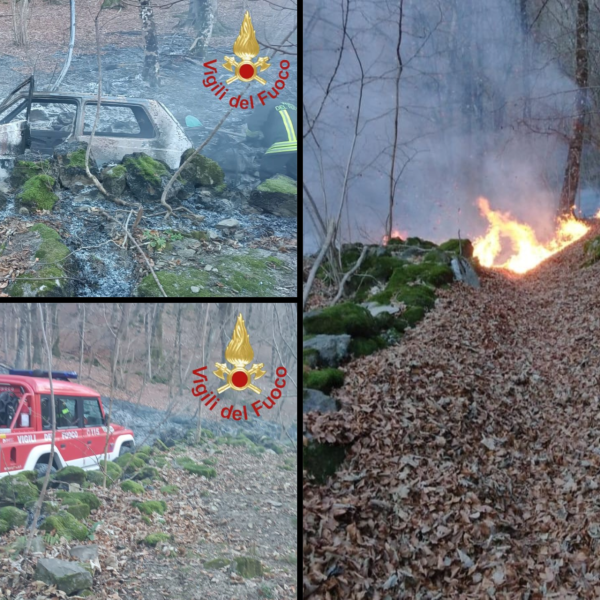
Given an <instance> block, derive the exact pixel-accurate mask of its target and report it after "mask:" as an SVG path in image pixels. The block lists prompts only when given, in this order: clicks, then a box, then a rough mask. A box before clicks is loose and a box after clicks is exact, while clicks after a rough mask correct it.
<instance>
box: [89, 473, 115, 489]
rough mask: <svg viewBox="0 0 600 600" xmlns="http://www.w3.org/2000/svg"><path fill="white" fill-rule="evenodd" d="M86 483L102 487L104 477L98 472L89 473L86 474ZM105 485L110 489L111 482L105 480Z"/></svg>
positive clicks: (107, 479)
mask: <svg viewBox="0 0 600 600" xmlns="http://www.w3.org/2000/svg"><path fill="white" fill-rule="evenodd" d="M87 482H88V483H93V484H94V485H97V486H99V487H102V484H103V483H104V475H103V474H102V473H101V472H100V471H90V472H89V473H88V474H87ZM106 483H107V487H110V484H111V481H110V479H109V478H108V477H107V478H106Z"/></svg>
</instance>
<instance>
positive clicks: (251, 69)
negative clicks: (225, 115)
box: [223, 11, 271, 85]
mask: <svg viewBox="0 0 600 600" xmlns="http://www.w3.org/2000/svg"><path fill="white" fill-rule="evenodd" d="M233 52H234V53H235V55H236V56H238V57H239V58H241V59H242V62H241V63H238V62H236V60H235V58H233V57H232V56H226V57H225V64H224V65H223V66H224V67H225V68H226V69H227V70H228V71H232V72H234V73H235V75H234V76H233V77H230V78H229V79H228V80H227V84H228V85H229V84H230V83H231V82H233V81H235V80H236V79H239V80H240V81H253V80H254V79H256V81H258V82H259V83H262V84H263V85H265V84H266V83H267V82H266V81H265V80H264V79H263V78H262V77H259V76H258V69H259V68H260V71H261V73H262V71H266V70H267V69H268V68H269V67H270V66H271V65H270V64H269V57H268V56H261V57H260V58H259V59H258V60H257V61H256V62H255V63H253V62H252V59H253V58H254V57H255V56H256V55H257V54H258V53H259V52H260V47H259V45H258V42H257V41H256V34H255V33H254V27H252V21H251V19H250V13H249V12H248V11H246V14H245V15H244V20H243V21H242V27H241V29H240V35H238V37H237V39H236V40H235V43H234V44H233Z"/></svg>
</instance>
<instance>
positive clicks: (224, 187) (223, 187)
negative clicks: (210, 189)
mask: <svg viewBox="0 0 600 600" xmlns="http://www.w3.org/2000/svg"><path fill="white" fill-rule="evenodd" d="M226 190H227V185H226V184H225V183H221V184H219V185H215V192H218V193H219V194H223V193H224V192H225V191H226Z"/></svg>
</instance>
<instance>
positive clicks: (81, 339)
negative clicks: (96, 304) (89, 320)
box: [77, 304, 85, 379]
mask: <svg viewBox="0 0 600 600" xmlns="http://www.w3.org/2000/svg"><path fill="white" fill-rule="evenodd" d="M77 310H78V312H79V342H80V346H79V377H80V379H81V376H82V375H83V354H84V348H85V304H78V305H77Z"/></svg>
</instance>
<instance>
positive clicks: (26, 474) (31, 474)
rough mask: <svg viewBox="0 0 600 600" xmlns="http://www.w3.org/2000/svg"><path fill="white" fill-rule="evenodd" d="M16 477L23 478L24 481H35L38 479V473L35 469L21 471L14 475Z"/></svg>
mask: <svg viewBox="0 0 600 600" xmlns="http://www.w3.org/2000/svg"><path fill="white" fill-rule="evenodd" d="M15 477H17V478H18V479H23V480H24V481H29V482H30V483H35V482H36V481H37V479H38V474H37V473H36V472H35V471H21V472H20V473H17V475H15Z"/></svg>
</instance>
